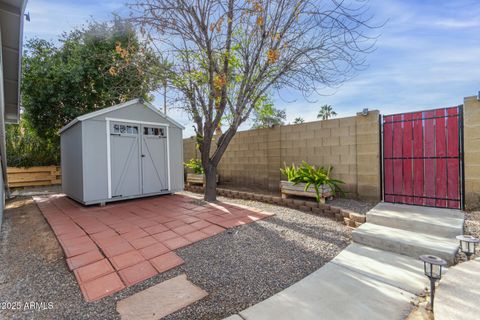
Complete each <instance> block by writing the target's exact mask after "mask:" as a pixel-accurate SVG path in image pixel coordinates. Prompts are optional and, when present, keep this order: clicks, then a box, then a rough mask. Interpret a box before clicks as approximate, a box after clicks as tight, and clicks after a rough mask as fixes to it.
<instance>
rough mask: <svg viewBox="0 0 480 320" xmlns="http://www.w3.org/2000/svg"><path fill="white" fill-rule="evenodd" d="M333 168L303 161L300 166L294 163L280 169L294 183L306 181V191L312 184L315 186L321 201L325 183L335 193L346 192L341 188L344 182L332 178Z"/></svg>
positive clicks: (318, 199) (317, 197)
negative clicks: (316, 165) (317, 166)
mask: <svg viewBox="0 0 480 320" xmlns="http://www.w3.org/2000/svg"><path fill="white" fill-rule="evenodd" d="M332 170H333V168H332V166H329V167H328V169H326V168H324V167H319V168H316V167H315V166H312V165H310V164H308V163H307V162H305V161H302V165H301V166H299V167H298V168H297V167H295V165H294V164H292V166H291V167H288V166H286V165H285V167H284V168H283V169H280V171H281V172H282V173H283V174H284V175H285V176H286V177H287V179H288V181H290V182H293V185H297V184H299V183H305V189H304V190H305V191H307V190H308V188H309V187H310V186H313V188H314V189H315V193H316V199H317V202H320V200H321V196H322V194H321V188H322V186H324V185H327V186H329V187H330V189H331V190H332V194H334V195H335V194H336V193H337V192H338V193H340V194H342V195H343V194H345V193H344V192H343V190H342V189H341V188H340V184H343V183H344V182H343V181H341V180H338V179H332V178H330V173H331V172H332Z"/></svg>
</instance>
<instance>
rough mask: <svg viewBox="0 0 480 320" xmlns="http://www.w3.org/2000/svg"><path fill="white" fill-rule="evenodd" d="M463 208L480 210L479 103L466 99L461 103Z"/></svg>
mask: <svg viewBox="0 0 480 320" xmlns="http://www.w3.org/2000/svg"><path fill="white" fill-rule="evenodd" d="M463 115H464V116H463V136H464V138H463V141H464V163H465V208H466V209H478V208H480V101H478V100H477V97H466V98H465V99H464V103H463Z"/></svg>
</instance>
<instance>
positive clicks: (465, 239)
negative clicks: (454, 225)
mask: <svg viewBox="0 0 480 320" xmlns="http://www.w3.org/2000/svg"><path fill="white" fill-rule="evenodd" d="M457 240H459V241H460V251H462V252H463V253H465V255H466V256H467V259H468V260H470V257H471V256H472V255H473V254H475V247H476V246H477V243H479V242H480V240H479V239H478V238H475V237H473V236H469V235H464V234H462V235H460V236H457Z"/></svg>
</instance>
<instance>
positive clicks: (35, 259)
mask: <svg viewBox="0 0 480 320" xmlns="http://www.w3.org/2000/svg"><path fill="white" fill-rule="evenodd" d="M187 194H188V193H187ZM219 200H221V201H230V202H232V203H238V204H245V205H249V206H252V207H256V208H261V209H264V210H268V211H270V212H273V213H275V214H276V215H275V216H273V217H271V218H268V219H266V220H262V221H259V222H257V223H253V224H250V225H245V226H241V227H238V228H235V229H232V230H230V231H226V232H224V233H221V234H219V235H217V236H215V237H212V238H209V239H206V240H203V241H200V242H198V243H196V244H194V245H191V246H188V247H185V248H183V249H180V250H177V253H178V254H179V255H180V256H181V257H182V258H183V259H184V260H185V264H184V265H182V266H181V267H178V268H175V269H173V270H170V271H168V272H165V273H162V274H159V275H157V276H155V277H153V278H150V279H149V280H147V281H144V282H142V283H140V284H138V285H135V286H132V287H129V288H127V289H125V290H122V291H121V292H119V293H118V294H116V295H114V296H111V297H107V298H104V299H101V300H99V301H96V302H91V303H87V302H84V301H83V298H82V295H81V292H80V289H79V288H78V286H77V284H76V281H75V278H74V276H73V274H72V273H71V272H70V271H68V269H67V266H66V264H65V260H64V259H63V253H62V251H61V249H60V247H59V245H58V243H57V242H56V239H55V237H54V235H53V233H52V232H51V230H50V228H49V226H48V225H47V223H46V222H45V220H44V219H43V217H42V216H41V214H40V212H39V210H38V209H37V207H36V205H35V204H34V203H33V202H32V201H31V200H30V199H27V198H23V199H17V200H14V201H11V202H9V203H8V210H7V211H6V212H5V221H4V225H3V228H2V229H3V231H2V235H1V242H0V297H1V301H0V303H2V302H13V303H15V302H20V304H19V305H20V306H21V309H22V310H1V309H0V318H2V319H3V318H7V319H32V318H34V319H118V314H117V312H116V310H115V307H116V301H117V300H120V299H123V298H125V297H127V296H130V295H132V294H133V293H136V292H139V291H141V290H144V289H146V288H148V287H150V286H152V285H154V284H157V283H160V282H162V281H164V280H167V279H170V278H172V277H174V276H176V275H179V274H181V273H186V274H187V277H188V279H189V280H190V281H192V282H193V283H194V284H196V285H198V286H200V287H201V288H203V289H204V290H206V291H207V292H208V293H209V295H208V296H207V297H206V298H204V299H202V300H200V301H199V302H197V303H195V304H193V305H190V306H188V307H186V308H184V309H182V310H180V311H179V312H177V313H175V314H172V315H170V316H168V317H167V319H223V318H224V317H226V316H228V315H230V314H233V313H236V312H239V311H241V310H243V309H245V308H247V307H248V306H250V305H253V304H255V303H257V302H260V301H262V300H264V299H266V298H268V297H270V296H271V295H273V294H275V293H276V292H278V291H281V290H283V289H285V288H286V287H288V286H290V285H292V284H293V283H295V282H296V281H298V280H300V279H302V278H304V277H305V276H307V275H308V274H310V273H311V272H313V271H315V270H316V269H318V268H320V267H321V266H322V265H324V264H325V263H326V262H328V261H329V260H331V259H332V258H333V257H335V256H336V255H337V254H338V253H339V252H340V251H341V250H342V249H343V248H345V247H346V246H347V245H348V244H349V243H350V238H351V231H350V229H349V228H347V227H346V226H344V225H342V224H340V223H338V222H335V221H333V220H330V219H328V218H324V217H320V216H315V215H313V214H307V213H304V212H301V211H298V210H293V209H289V208H284V207H279V206H274V205H269V204H264V203H259V202H255V201H246V200H237V199H236V200H231V199H225V198H219ZM26 302H28V303H30V302H39V303H40V302H43V303H44V306H45V308H41V305H40V309H45V310H25V303H26ZM49 302H51V307H52V308H51V309H49V306H50V305H49V304H48V303H49ZM0 307H2V306H1V305H0Z"/></svg>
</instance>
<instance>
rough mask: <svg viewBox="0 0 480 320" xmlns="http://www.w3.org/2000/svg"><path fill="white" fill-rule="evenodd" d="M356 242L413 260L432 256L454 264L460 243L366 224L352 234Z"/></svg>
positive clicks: (429, 235) (454, 240)
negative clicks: (422, 256)
mask: <svg viewBox="0 0 480 320" xmlns="http://www.w3.org/2000/svg"><path fill="white" fill-rule="evenodd" d="M352 239H353V241H354V242H356V243H359V244H363V245H366V246H370V247H374V248H377V249H381V250H386V251H391V252H395V253H399V254H403V255H406V256H410V257H413V258H418V257H419V256H420V255H422V254H432V255H435V256H438V257H440V258H442V259H445V260H446V261H447V262H448V264H449V265H452V264H454V262H455V255H456V253H457V251H458V241H457V240H456V239H449V238H444V237H439V236H435V235H431V234H425V233H418V232H412V231H407V230H402V229H396V228H390V227H386V226H381V225H377V224H373V223H368V222H367V223H364V224H362V225H361V226H360V227H358V228H357V229H355V230H354V231H353V233H352Z"/></svg>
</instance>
